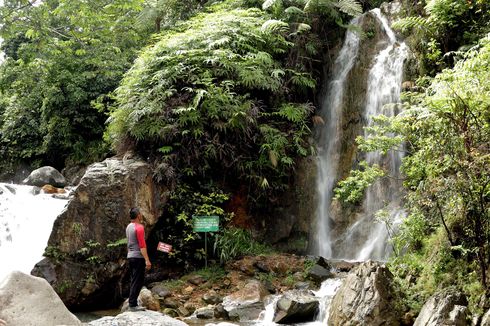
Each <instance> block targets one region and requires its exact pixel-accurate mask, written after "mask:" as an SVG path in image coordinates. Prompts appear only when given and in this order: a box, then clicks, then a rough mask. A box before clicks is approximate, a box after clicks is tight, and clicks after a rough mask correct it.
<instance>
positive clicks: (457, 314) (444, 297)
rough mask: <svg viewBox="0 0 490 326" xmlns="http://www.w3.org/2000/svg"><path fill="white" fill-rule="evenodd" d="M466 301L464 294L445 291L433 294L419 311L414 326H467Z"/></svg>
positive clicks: (451, 290)
mask: <svg viewBox="0 0 490 326" xmlns="http://www.w3.org/2000/svg"><path fill="white" fill-rule="evenodd" d="M467 306H468V301H467V299H466V297H465V296H464V294H462V293H460V292H457V291H455V290H453V289H446V290H443V291H441V292H438V293H436V294H434V295H433V296H432V297H430V298H429V300H427V302H426V303H425V304H424V306H423V307H422V310H420V313H419V315H418V317H417V319H416V320H415V323H414V326H436V325H452V326H465V325H469V322H468V321H467V318H468V308H467Z"/></svg>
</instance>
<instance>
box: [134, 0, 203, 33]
mask: <svg viewBox="0 0 490 326" xmlns="http://www.w3.org/2000/svg"><path fill="white" fill-rule="evenodd" d="M206 2H207V1H202V0H187V1H180V0H146V1H144V3H143V9H142V10H141V12H140V13H139V15H138V19H137V23H138V26H139V27H140V28H141V29H143V30H152V31H154V32H160V31H161V30H164V29H169V28H172V27H173V26H174V25H175V24H177V23H178V22H179V21H181V20H186V19H188V18H189V17H191V16H192V15H193V14H195V13H196V12H198V11H199V10H200V9H201V7H202V5H203V4H205V3H206Z"/></svg>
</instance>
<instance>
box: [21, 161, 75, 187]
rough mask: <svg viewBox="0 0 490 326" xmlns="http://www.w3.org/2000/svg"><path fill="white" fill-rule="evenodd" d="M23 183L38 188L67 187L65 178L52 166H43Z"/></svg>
mask: <svg viewBox="0 0 490 326" xmlns="http://www.w3.org/2000/svg"><path fill="white" fill-rule="evenodd" d="M22 183H24V184H26V185H30V186H37V187H42V186H44V185H46V184H49V185H52V186H54V187H58V188H63V187H64V186H66V185H67V183H66V179H65V177H64V176H63V175H62V174H61V173H60V172H59V171H58V170H56V169H55V168H53V167H51V166H43V167H41V168H39V169H36V170H34V171H32V172H31V174H29V176H28V177H27V178H25V179H24V181H22Z"/></svg>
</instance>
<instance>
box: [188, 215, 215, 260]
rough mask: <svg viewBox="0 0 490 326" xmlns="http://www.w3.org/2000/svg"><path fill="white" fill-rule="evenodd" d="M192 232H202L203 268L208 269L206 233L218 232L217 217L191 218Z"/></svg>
mask: <svg viewBox="0 0 490 326" xmlns="http://www.w3.org/2000/svg"><path fill="white" fill-rule="evenodd" d="M193 218H194V221H193V222H194V232H204V253H205V256H204V258H205V264H206V265H205V267H206V268H208V232H216V231H219V217H218V216H196V215H194V216H193Z"/></svg>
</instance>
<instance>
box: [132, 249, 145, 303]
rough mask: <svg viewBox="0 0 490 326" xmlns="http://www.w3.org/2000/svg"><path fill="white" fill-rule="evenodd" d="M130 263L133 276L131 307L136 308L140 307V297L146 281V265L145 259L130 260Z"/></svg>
mask: <svg viewBox="0 0 490 326" xmlns="http://www.w3.org/2000/svg"><path fill="white" fill-rule="evenodd" d="M128 262H129V271H130V275H131V285H130V288H129V306H130V307H136V306H137V305H138V295H139V294H140V291H141V288H142V287H143V282H144V281H145V267H146V264H145V259H144V258H128Z"/></svg>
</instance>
